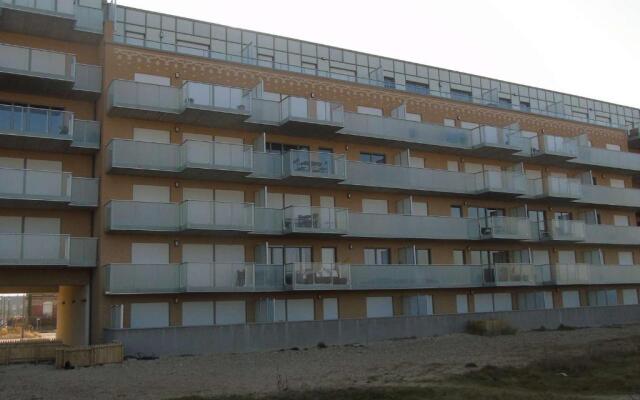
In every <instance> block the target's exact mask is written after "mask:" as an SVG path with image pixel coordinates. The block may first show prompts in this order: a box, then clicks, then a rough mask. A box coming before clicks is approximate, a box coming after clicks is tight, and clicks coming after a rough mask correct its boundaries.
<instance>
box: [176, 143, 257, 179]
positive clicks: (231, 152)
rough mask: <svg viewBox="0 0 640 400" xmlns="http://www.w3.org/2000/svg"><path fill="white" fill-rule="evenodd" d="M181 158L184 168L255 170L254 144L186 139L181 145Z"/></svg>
mask: <svg viewBox="0 0 640 400" xmlns="http://www.w3.org/2000/svg"><path fill="white" fill-rule="evenodd" d="M180 152H181V154H180V160H181V161H182V165H183V168H184V169H187V168H197V169H205V170H233V171H246V172H247V173H248V172H250V171H252V170H253V146H251V145H244V144H236V143H223V142H216V141H213V142H204V141H196V140H185V141H184V142H183V143H182V145H181V146H180Z"/></svg>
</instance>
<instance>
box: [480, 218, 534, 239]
mask: <svg viewBox="0 0 640 400" xmlns="http://www.w3.org/2000/svg"><path fill="white" fill-rule="evenodd" d="M478 225H479V230H480V237H479V238H480V240H496V239H497V240H529V239H531V228H530V221H529V219H528V218H517V217H505V216H492V217H488V218H486V219H480V220H478Z"/></svg>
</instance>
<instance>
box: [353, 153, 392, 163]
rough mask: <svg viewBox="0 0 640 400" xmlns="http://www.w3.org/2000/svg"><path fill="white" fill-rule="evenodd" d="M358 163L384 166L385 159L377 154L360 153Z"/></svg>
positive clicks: (382, 155)
mask: <svg viewBox="0 0 640 400" xmlns="http://www.w3.org/2000/svg"><path fill="white" fill-rule="evenodd" d="M360 161H362V162H367V163H374V164H385V163H386V162H387V157H386V156H385V155H384V154H378V153H362V152H361V153H360Z"/></svg>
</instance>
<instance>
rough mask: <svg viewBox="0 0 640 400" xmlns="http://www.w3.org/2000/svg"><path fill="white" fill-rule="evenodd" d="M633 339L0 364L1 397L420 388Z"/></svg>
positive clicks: (544, 335)
mask: <svg viewBox="0 0 640 400" xmlns="http://www.w3.org/2000/svg"><path fill="white" fill-rule="evenodd" d="M638 336H640V325H633V326H626V327H610V328H594V329H580V330H566V331H543V332H522V333H518V334H516V335H509V336H498V337H481V336H472V335H466V334H454V335H447V336H440V337H433V338H426V339H410V340H398V341H387V342H381V343H375V344H370V345H368V346H359V345H355V346H343V347H328V348H323V349H320V348H311V349H299V350H286V351H277V352H263V353H252V354H221V355H207V356H188V357H167V358H161V359H157V360H151V361H138V360H128V361H126V362H125V363H123V364H121V365H106V366H101V367H94V368H79V369H74V370H56V369H54V368H53V366H52V365H11V366H0V398H2V399H12V400H13V399H31V400H34V399H54V400H55V399H65V400H68V399H70V400H74V399H78V400H80V399H82V400H85V399H137V400H142V399H154V400H155V399H172V398H179V397H186V396H203V397H209V396H219V395H229V394H251V393H269V392H277V391H282V390H284V389H287V390H310V389H336V388H338V389H339V388H348V387H364V386H371V385H376V386H380V385H395V386H397V385H420V384H422V383H424V382H429V381H434V380H439V379H443V378H445V377H449V376H451V375H452V374H461V373H464V372H467V371H469V369H470V367H471V365H470V363H473V364H475V366H477V367H479V368H481V367H483V366H487V365H493V366H497V367H502V366H514V367H520V366H524V365H527V364H529V363H530V362H532V361H536V360H544V359H546V358H549V357H551V356H553V357H558V356H567V357H569V356H576V355H581V354H584V353H585V352H589V351H591V350H592V349H594V348H597V347H598V346H600V345H601V344H602V343H603V342H606V341H611V340H614V339H624V338H632V337H636V338H637V337H638Z"/></svg>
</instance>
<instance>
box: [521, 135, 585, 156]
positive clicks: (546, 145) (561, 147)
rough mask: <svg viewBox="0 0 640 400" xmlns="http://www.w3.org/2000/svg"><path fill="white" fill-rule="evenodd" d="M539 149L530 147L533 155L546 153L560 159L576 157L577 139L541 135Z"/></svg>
mask: <svg viewBox="0 0 640 400" xmlns="http://www.w3.org/2000/svg"><path fill="white" fill-rule="evenodd" d="M541 144H542V146H541V148H540V149H532V152H533V155H534V156H539V155H542V154H544V155H547V156H551V157H559V158H562V159H569V158H576V157H577V156H578V141H577V140H576V139H575V138H569V137H563V136H553V135H542V141H541Z"/></svg>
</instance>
